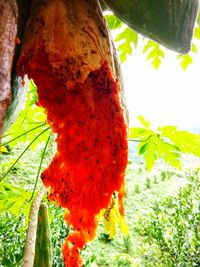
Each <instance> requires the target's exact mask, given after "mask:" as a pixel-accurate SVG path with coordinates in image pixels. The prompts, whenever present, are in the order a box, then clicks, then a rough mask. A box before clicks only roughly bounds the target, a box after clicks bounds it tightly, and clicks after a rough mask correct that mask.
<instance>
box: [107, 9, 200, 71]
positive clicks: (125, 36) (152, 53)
mask: <svg viewBox="0 0 200 267" xmlns="http://www.w3.org/2000/svg"><path fill="white" fill-rule="evenodd" d="M105 18H106V21H107V23H108V25H109V27H110V29H111V30H118V31H117V36H116V38H115V42H116V43H117V42H120V45H118V49H117V50H118V52H119V56H120V59H121V62H125V61H126V59H127V56H128V55H131V54H132V52H133V48H137V47H138V46H142V47H143V49H142V53H144V54H145V55H146V59H147V60H149V61H150V62H151V65H152V66H153V67H154V68H155V69H158V68H159V66H160V64H161V63H162V60H163V59H164V58H165V52H166V48H164V47H163V46H162V45H160V44H158V43H156V42H154V41H152V40H148V39H145V38H143V37H141V36H140V34H138V33H136V32H135V31H133V30H132V29H131V28H129V27H128V26H126V25H125V24H123V23H122V22H121V21H120V20H119V19H118V18H117V17H116V16H115V15H114V14H109V15H105ZM199 21H200V14H199V17H198V19H197V24H196V27H195V29H194V38H193V43H192V47H191V51H190V53H189V54H187V55H177V59H178V60H179V61H180V66H181V68H182V69H183V70H186V69H187V68H188V67H189V65H190V64H192V63H193V56H194V55H195V54H197V53H198V45H197V43H196V41H199V40H200V23H199ZM120 30H121V31H120Z"/></svg>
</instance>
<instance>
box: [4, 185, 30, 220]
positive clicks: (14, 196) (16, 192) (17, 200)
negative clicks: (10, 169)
mask: <svg viewBox="0 0 200 267" xmlns="http://www.w3.org/2000/svg"><path fill="white" fill-rule="evenodd" d="M30 196H31V192H28V191H26V190H25V189H23V188H20V187H19V186H14V185H11V184H10V183H0V203H1V204H0V213H3V212H8V211H9V212H11V213H12V214H13V215H14V216H18V215H19V214H20V213H21V212H22V210H23V213H24V214H25V215H26V216H28V213H29V209H30V203H28V200H29V199H30Z"/></svg>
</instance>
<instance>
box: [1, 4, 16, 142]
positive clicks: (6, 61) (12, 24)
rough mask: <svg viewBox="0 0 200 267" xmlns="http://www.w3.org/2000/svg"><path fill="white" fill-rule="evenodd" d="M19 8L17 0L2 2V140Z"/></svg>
mask: <svg viewBox="0 0 200 267" xmlns="http://www.w3.org/2000/svg"><path fill="white" fill-rule="evenodd" d="M17 23H18V8H17V3H16V1H15V0H7V1H5V0H0V139H1V136H2V130H3V120H4V117H5V114H6V111H7V109H8V106H9V105H10V103H11V98H12V92H11V71H12V62H13V57H14V53H15V43H16V37H17Z"/></svg>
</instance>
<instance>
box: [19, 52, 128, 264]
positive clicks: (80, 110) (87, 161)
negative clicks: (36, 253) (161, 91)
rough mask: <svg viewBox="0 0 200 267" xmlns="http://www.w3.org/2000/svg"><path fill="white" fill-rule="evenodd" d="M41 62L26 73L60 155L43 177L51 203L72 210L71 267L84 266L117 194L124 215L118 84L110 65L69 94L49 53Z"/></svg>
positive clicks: (67, 254)
mask: <svg viewBox="0 0 200 267" xmlns="http://www.w3.org/2000/svg"><path fill="white" fill-rule="evenodd" d="M37 58H38V59H39V62H38V61H36V60H35V59H33V58H32V59H29V61H28V64H24V66H25V72H26V73H28V75H29V77H30V78H32V79H33V80H34V82H35V83H36V85H37V87H38V95H39V105H41V106H42V107H44V108H46V111H47V119H48V123H49V124H50V126H51V127H52V130H53V132H54V133H55V134H57V139H56V142H57V152H56V154H55V156H54V158H53V160H52V162H51V164H50V166H49V167H48V168H47V169H46V170H45V171H44V172H43V173H42V176H41V177H42V180H43V183H44V184H45V186H47V187H50V190H51V191H50V196H49V199H50V200H52V201H56V203H57V204H59V205H61V206H62V207H64V208H65V209H66V213H65V220H66V222H67V223H68V225H69V226H71V227H72V228H73V231H71V232H70V233H69V235H68V237H67V238H66V241H65V244H64V245H63V255H64V261H65V265H66V266H69V267H73V266H74V267H78V266H82V259H81V258H80V255H79V250H80V249H82V248H83V247H84V245H85V244H86V242H88V241H90V240H92V239H93V238H94V237H95V232H96V227H97V223H98V219H97V215H98V214H99V212H100V210H101V209H103V208H106V207H108V205H109V203H110V200H111V196H112V194H113V192H114V191H117V192H119V193H118V196H119V203H120V211H121V213H122V214H123V210H124V209H123V196H124V171H125V168H126V164H127V154H128V153H127V151H128V149H127V129H126V124H125V121H124V116H123V110H122V108H121V105H120V99H119V88H118V82H117V81H115V80H114V78H113V77H112V74H111V72H110V70H109V68H108V65H107V63H106V62H105V63H104V64H103V66H102V67H101V68H100V69H99V70H97V71H94V72H91V73H90V74H89V76H88V78H87V79H86V80H85V82H84V84H79V83H76V81H74V87H73V89H70V90H69V89H68V88H66V86H65V84H64V82H63V81H64V80H60V79H58V78H56V77H55V73H54V72H53V70H52V69H51V67H50V65H49V63H48V60H47V56H46V55H45V54H44V52H41V54H40V55H38V56H37ZM36 62H37V63H36Z"/></svg>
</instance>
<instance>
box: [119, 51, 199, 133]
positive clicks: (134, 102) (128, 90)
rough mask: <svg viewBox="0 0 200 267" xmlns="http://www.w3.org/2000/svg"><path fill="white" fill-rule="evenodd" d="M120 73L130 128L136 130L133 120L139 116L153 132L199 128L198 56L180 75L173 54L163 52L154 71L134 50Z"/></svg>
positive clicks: (139, 52)
mask: <svg viewBox="0 0 200 267" xmlns="http://www.w3.org/2000/svg"><path fill="white" fill-rule="evenodd" d="M122 73H123V77H124V85H125V95H126V101H127V106H128V109H129V114H130V124H131V126H138V120H137V116H138V115H142V116H144V117H145V118H146V119H148V120H149V121H150V122H151V123H152V126H153V128H156V127H157V126H164V125H175V126H177V127H178V128H179V129H187V130H188V129H192V128H196V127H199V128H200V53H199V54H197V55H195V58H194V62H193V64H192V65H190V66H189V68H188V69H187V70H186V71H183V70H182V69H181V67H180V63H179V62H178V60H177V59H176V53H174V52H170V51H167V52H166V55H165V59H164V60H163V63H162V64H161V66H160V67H159V69H158V70H154V68H153V67H152V66H151V63H150V62H149V61H147V60H146V56H145V55H142V53H141V51H140V49H137V50H134V51H133V54H132V56H130V57H128V60H127V61H126V62H125V63H123V64H122Z"/></svg>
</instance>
